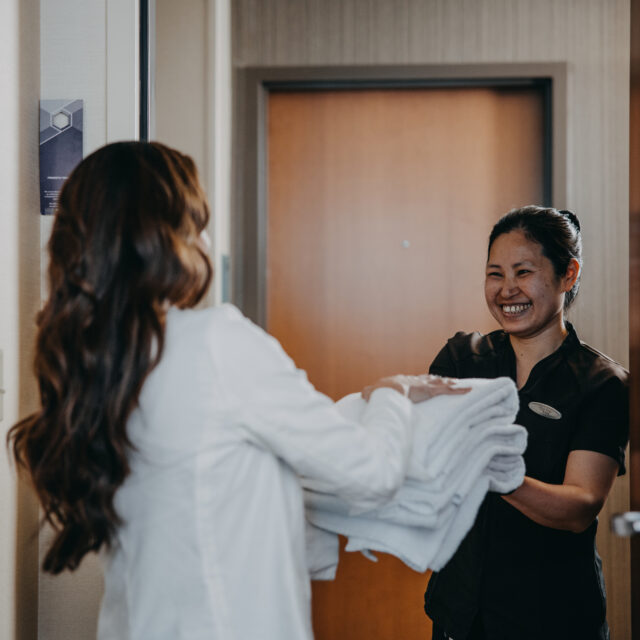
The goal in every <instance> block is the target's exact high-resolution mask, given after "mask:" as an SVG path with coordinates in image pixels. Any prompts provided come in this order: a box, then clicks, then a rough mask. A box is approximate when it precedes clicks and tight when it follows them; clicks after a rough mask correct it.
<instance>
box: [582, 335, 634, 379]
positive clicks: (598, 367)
mask: <svg viewBox="0 0 640 640" xmlns="http://www.w3.org/2000/svg"><path fill="white" fill-rule="evenodd" d="M570 360H571V362H572V365H573V368H574V370H575V372H576V375H577V376H578V377H579V378H581V379H582V382H583V385H584V386H588V387H594V386H600V385H602V384H604V383H606V382H608V381H616V382H617V383H618V384H619V385H620V386H623V387H627V386H628V384H629V372H628V371H627V369H626V368H625V367H623V366H622V365H621V364H620V363H619V362H616V361H615V360H614V359H613V358H611V357H609V356H608V355H606V354H605V353H602V352H601V351H598V350H597V349H595V348H594V347H592V346H590V345H588V344H586V343H584V342H582V341H579V345H578V348H577V349H575V350H574V352H573V353H572V354H571V356H570Z"/></svg>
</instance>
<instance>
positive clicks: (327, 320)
mask: <svg viewBox="0 0 640 640" xmlns="http://www.w3.org/2000/svg"><path fill="white" fill-rule="evenodd" d="M543 111H544V103H543V97H542V95H541V94H540V93H539V92H538V91H537V90H535V89H513V88H510V89H504V88H503V89H490V88H468V89H467V88H462V89H461V88H456V89H442V88H438V89H407V90H405V89H393V90H383V89H381V90H353V91H309V92H288V91H287V92H284V91H283V92H271V93H270V94H269V101H268V190H269V195H268V229H267V329H268V331H269V332H270V333H272V334H273V335H274V336H276V337H277V338H278V339H279V340H280V341H281V343H282V344H283V346H284V348H285V349H286V351H287V352H288V353H289V354H290V355H291V356H292V357H293V359H294V360H295V362H296V363H297V365H298V366H299V367H301V368H303V369H306V370H307V372H308V373H309V378H310V380H311V382H312V383H313V384H314V385H315V386H316V387H317V388H318V389H319V390H321V391H323V392H324V393H326V394H328V395H329V396H331V397H332V398H334V399H337V398H340V397H342V396H343V395H345V394H347V393H351V392H354V391H359V390H360V389H361V388H362V387H363V386H364V385H365V384H367V383H369V382H372V381H374V380H375V379H376V378H378V377H380V376H383V375H389V374H393V373H398V372H402V373H421V372H424V371H425V370H426V368H427V367H428V364H429V362H430V361H431V360H432V359H433V357H434V356H435V355H436V353H437V351H438V350H439V349H440V348H441V347H442V346H443V344H444V343H445V341H446V339H447V338H448V337H450V336H451V335H452V334H453V333H454V332H455V331H458V330H465V331H471V330H480V331H489V330H492V329H493V328H495V323H494V321H493V320H492V318H491V317H490V315H489V313H488V311H487V310H486V307H485V304H484V297H483V277H484V263H485V260H486V242H487V238H488V234H489V231H490V229H491V226H492V225H493V223H494V222H495V221H496V220H497V218H498V217H499V216H500V215H502V214H503V213H504V212H506V211H507V210H509V209H510V208H513V207H516V206H521V205H524V204H531V203H541V201H542V198H543V157H544V154H543ZM426 582H427V576H425V575H420V574H417V573H415V572H413V571H411V570H410V569H407V568H406V567H405V566H404V565H402V563H400V562H399V561H397V560H396V559H395V558H392V557H383V556H382V554H381V558H380V561H379V562H378V563H377V564H374V563H371V562H370V561H368V560H366V559H364V558H363V557H361V556H359V555H354V554H345V553H343V554H341V560H340V567H339V571H338V578H337V579H336V581H335V582H332V583H326V584H323V583H320V584H316V585H314V591H313V605H314V607H313V608H314V629H315V632H316V637H317V639H318V640H329V639H331V640H342V639H344V640H347V639H348V640H359V639H360V638H362V639H365V638H366V639H367V640H376V639H378V638H379V639H385V640H391V639H397V638H398V639H399V638H402V639H403V640H411V639H413V638H415V639H418V638H420V639H421V640H424V639H425V638H426V637H428V635H429V626H430V624H429V621H428V619H427V618H426V617H425V616H424V614H423V612H422V598H423V592H424V587H425V585H426Z"/></svg>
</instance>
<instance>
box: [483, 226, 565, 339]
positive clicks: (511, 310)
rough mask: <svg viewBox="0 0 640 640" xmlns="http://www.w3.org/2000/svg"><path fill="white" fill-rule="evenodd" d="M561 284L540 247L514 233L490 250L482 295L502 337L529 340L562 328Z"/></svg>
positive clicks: (504, 236)
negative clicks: (504, 333)
mask: <svg viewBox="0 0 640 640" xmlns="http://www.w3.org/2000/svg"><path fill="white" fill-rule="evenodd" d="M566 290H567V289H566V288H565V281H564V279H562V278H558V277H557V276H556V274H555V272H554V270H553V264H552V263H551V261H550V260H549V259H548V258H547V257H546V256H545V255H543V253H542V246H541V245H540V244H538V243H537V242H533V241H532V240H529V239H528V238H527V237H526V236H525V235H524V233H523V232H522V231H520V230H515V231H511V232H509V233H505V234H502V235H501V236H498V237H497V238H496V239H495V240H494V242H493V245H492V246H491V252H490V254H489V260H488V261H487V272H486V277H485V282H484V295H485V299H486V301H487V306H488V307H489V311H490V312H491V315H493V317H494V318H495V319H496V320H497V321H498V322H499V323H500V326H501V327H502V328H503V330H504V331H505V332H506V333H509V334H511V335H513V336H516V337H521V338H530V337H534V336H536V335H539V334H541V333H542V332H543V331H545V330H546V329H548V328H550V327H552V326H553V325H554V324H557V326H558V327H560V328H561V327H562V308H563V304H564V293H565V291H566Z"/></svg>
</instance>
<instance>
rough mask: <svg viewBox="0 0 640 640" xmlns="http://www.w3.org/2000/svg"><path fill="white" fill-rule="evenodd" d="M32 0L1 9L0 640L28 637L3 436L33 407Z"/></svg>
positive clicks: (27, 532)
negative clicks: (0, 356) (2, 390)
mask: <svg viewBox="0 0 640 640" xmlns="http://www.w3.org/2000/svg"><path fill="white" fill-rule="evenodd" d="M38 14H39V6H38V0H4V1H3V2H2V3H1V4H0V60H1V61H2V63H1V64H0V95H2V100H1V101H0V122H2V124H3V127H2V153H1V154H0V193H1V194H2V197H1V198H0V350H2V352H3V355H4V358H3V361H4V362H3V371H2V374H3V375H2V376H0V380H1V381H3V383H2V384H0V387H4V388H5V389H6V393H5V394H4V395H3V396H1V397H0V403H2V406H3V412H2V418H1V419H0V638H3V639H5V638H6V639H9V638H19V639H21V640H22V639H25V640H26V639H27V638H29V639H32V638H35V632H36V625H35V609H36V602H37V601H36V598H37V568H36V567H37V565H36V563H37V550H36V548H35V546H34V544H33V543H32V542H30V541H31V540H33V535H34V533H35V532H36V528H37V515H38V514H37V508H36V506H35V503H34V500H33V498H32V496H31V495H30V493H29V492H28V491H27V490H25V487H24V486H23V485H21V484H20V485H18V483H17V482H16V479H15V475H14V473H13V471H12V468H11V466H10V465H9V462H8V457H7V455H6V454H5V451H4V439H5V434H6V431H7V429H8V428H9V427H10V426H11V425H13V424H14V423H15V422H16V421H17V420H18V418H19V417H20V416H23V415H25V414H27V413H28V412H29V411H30V410H32V409H33V408H34V398H35V385H34V384H33V380H32V376H31V375H30V369H31V350H30V346H31V342H32V339H33V335H34V330H33V318H34V317H35V313H36V311H37V308H38V290H39V276H38V274H39V254H38V233H39V226H38V225H39V214H38V210H39V206H40V204H39V200H38V173H37V169H38V164H37V158H38V91H39V51H38V49H39V43H38V30H39V22H38Z"/></svg>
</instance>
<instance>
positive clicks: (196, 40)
mask: <svg viewBox="0 0 640 640" xmlns="http://www.w3.org/2000/svg"><path fill="white" fill-rule="evenodd" d="M155 14H156V16H155V17H156V20H155V26H156V32H155V94H154V96H153V100H154V106H153V109H152V111H153V125H152V131H151V138H152V139H154V140H159V141H160V142H164V143H165V144H168V145H170V146H172V147H175V148H177V149H179V150H180V151H182V152H184V153H188V154H189V155H190V156H191V157H192V158H193V159H194V160H195V162H196V165H197V166H198V170H199V172H200V178H201V180H202V182H203V185H204V187H205V191H206V192H207V195H208V198H209V201H210V203H211V205H212V206H211V209H212V210H211V223H210V228H209V233H210V235H211V238H212V241H213V252H212V253H213V260H214V268H215V273H216V277H215V278H214V281H213V285H212V287H211V290H210V292H209V296H208V299H207V300H206V301H205V303H211V302H221V301H222V299H223V283H222V276H221V274H222V271H223V269H222V260H223V256H226V255H228V254H229V210H230V186H231V184H230V172H231V162H230V155H231V151H230V148H231V51H230V49H231V37H230V24H229V23H230V0H185V1H184V2H180V3H178V2H175V1H174V0H156V7H155Z"/></svg>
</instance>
